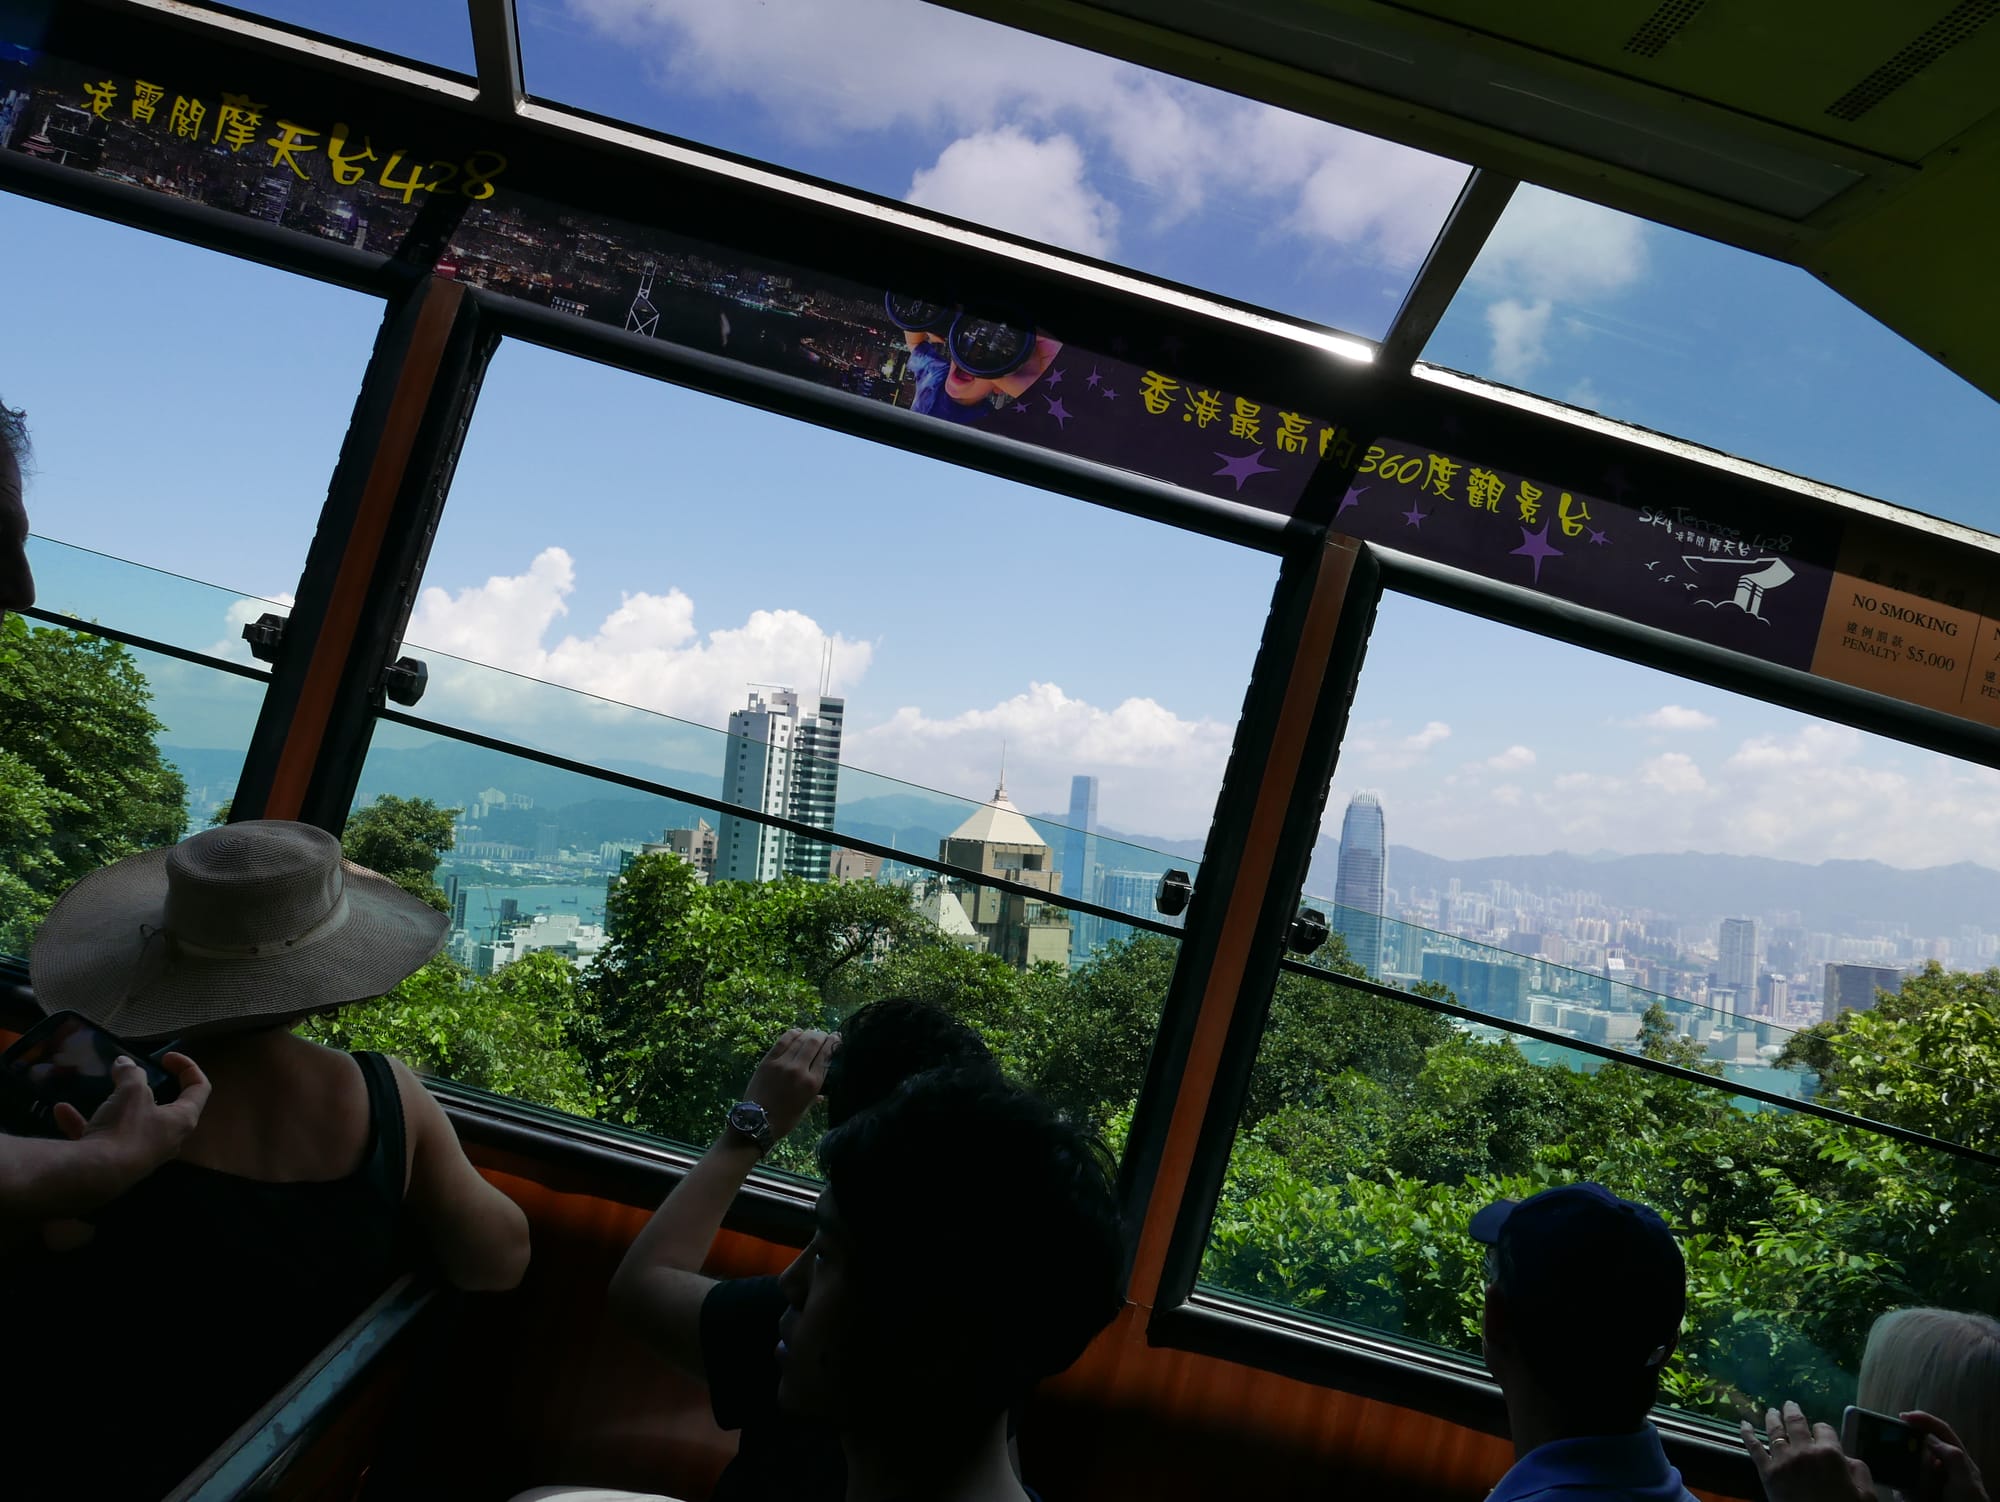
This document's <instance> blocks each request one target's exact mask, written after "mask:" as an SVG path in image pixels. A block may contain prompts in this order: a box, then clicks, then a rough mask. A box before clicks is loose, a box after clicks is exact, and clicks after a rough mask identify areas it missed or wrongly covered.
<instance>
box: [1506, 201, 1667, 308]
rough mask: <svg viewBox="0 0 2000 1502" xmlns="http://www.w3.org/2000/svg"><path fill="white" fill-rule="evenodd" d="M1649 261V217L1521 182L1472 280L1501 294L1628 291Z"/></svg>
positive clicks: (1591, 294)
mask: <svg viewBox="0 0 2000 1502" xmlns="http://www.w3.org/2000/svg"><path fill="white" fill-rule="evenodd" d="M1646 264H1647V246H1646V224H1645V221H1643V220H1641V219H1636V218H1634V217H1633V216H1632V215H1630V214H1621V213H1619V212H1618V211H1617V210H1615V209H1607V208H1601V207H1599V206H1598V205H1597V204H1594V203H1586V202H1585V201H1584V200H1583V199H1581V198H1569V197H1565V196H1564V195H1563V194H1561V193H1555V192H1551V191H1550V190H1549V189H1547V188H1537V187H1533V186H1531V185H1528V184H1523V185H1522V186H1521V187H1520V188H1518V189H1516V190H1515V193H1514V198H1513V201H1512V202H1511V203H1509V204H1508V205H1507V211H1506V212H1505V213H1504V214H1502V215H1501V216H1500V222H1499V223H1498V224H1497V225H1495V226H1494V227H1493V233H1492V234H1491V235H1489V236H1487V239H1486V244H1485V247H1484V248H1483V249H1482V250H1481V251H1480V252H1479V259H1478V260H1477V261H1476V262H1475V263H1474V265H1473V268H1472V271H1471V273H1470V275H1469V277H1468V279H1467V280H1468V281H1469V283H1470V284H1471V285H1472V286H1474V287H1478V288H1481V289H1484V290H1487V291H1491V292H1496V293H1500V294H1502V295H1507V294H1512V295H1515V296H1526V297H1529V298H1532V299H1547V300H1554V299H1581V298H1588V297H1595V296H1602V295H1603V294H1605V293H1609V292H1618V291H1622V290H1623V289H1624V288H1626V287H1629V286H1631V285H1632V283H1634V282H1636V281H1638V280H1639V278H1640V277H1642V276H1643V275H1645V272H1646Z"/></svg>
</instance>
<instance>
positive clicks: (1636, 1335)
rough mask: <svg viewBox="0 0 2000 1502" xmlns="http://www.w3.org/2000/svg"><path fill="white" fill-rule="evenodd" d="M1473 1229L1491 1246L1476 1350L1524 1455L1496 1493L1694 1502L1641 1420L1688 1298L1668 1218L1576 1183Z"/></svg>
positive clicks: (1585, 1500)
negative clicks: (1500, 1396)
mask: <svg viewBox="0 0 2000 1502" xmlns="http://www.w3.org/2000/svg"><path fill="white" fill-rule="evenodd" d="M1471 1232H1472V1236H1473V1239H1474V1240H1475V1241H1481V1242H1484V1243H1485V1244H1486V1247H1487V1252H1486V1311H1485V1318H1484V1320H1483V1322H1482V1324H1481V1329H1480V1335H1481V1342H1480V1344H1481V1350H1482V1353H1483V1354H1484V1356H1485V1358H1486V1365H1487V1368H1488V1369H1489V1370H1490V1371H1491V1372H1492V1373H1493V1375H1494V1377H1495V1379H1496V1380H1497V1381H1498V1382H1499V1383H1500V1390H1501V1392H1502V1393H1503V1394H1504V1395H1505V1397H1506V1399H1507V1427H1508V1430H1509V1432H1510V1433H1511V1434H1512V1436H1513V1440H1514V1455H1515V1461H1514V1466H1513V1469H1511V1470H1510V1471H1508V1472H1507V1474H1506V1475H1505V1476H1504V1477H1502V1478H1501V1480H1500V1484H1499V1485H1498V1486H1496V1487H1495V1488H1494V1489H1493V1491H1492V1493H1491V1494H1490V1495H1489V1496H1488V1498H1487V1502H1527V1499H1529V1498H1535V1497H1541V1496H1543V1495H1545V1494H1547V1493H1550V1492H1555V1491H1560V1492H1561V1493H1562V1497H1563V1502H1590V1499H1592V1498H1605V1499H1609V1498H1635V1497H1636V1498H1643V1499H1645V1502H1692V1498H1691V1494H1690V1493H1689V1492H1688V1490H1687V1488H1686V1487H1685V1486H1684V1485H1683V1484H1682V1483H1681V1474H1680V1472H1679V1471H1677V1470H1675V1469H1674V1467H1673V1466H1672V1465H1671V1464H1669V1463H1668V1460H1667V1456H1666V1452H1665V1451H1664V1450H1662V1449H1661V1447H1660V1436H1659V1432H1658V1431H1657V1430H1655V1429H1654V1428H1653V1426H1652V1424H1651V1423H1650V1422H1648V1421H1647V1418H1646V1415H1647V1413H1648V1411H1649V1410H1651V1408H1652V1406H1653V1404H1654V1402H1655V1401H1656V1400H1657V1399H1658V1397H1659V1391H1660V1373H1661V1372H1662V1371H1663V1370H1664V1369H1665V1367H1666V1364H1667V1359H1668V1358H1669V1357H1670V1356H1672V1355H1673V1353H1674V1347H1675V1345H1676V1344H1677V1343H1678V1342H1679V1340H1680V1330H1681V1318H1682V1316H1683V1315H1684V1314H1685V1313H1686V1309H1687V1266H1686V1264H1685V1263H1684V1262H1683V1261H1682V1260H1681V1251H1680V1247H1679V1246H1678V1245H1676V1244H1675V1242H1674V1237H1673V1233H1672V1232H1671V1231H1669V1230H1668V1229H1667V1224H1666V1222H1665V1221H1663V1220H1661V1219H1660V1217H1659V1215H1658V1214H1657V1213H1656V1212H1654V1211H1652V1210H1650V1209H1648V1208H1647V1207H1646V1206H1644V1205H1638V1204H1634V1203H1633V1202H1632V1201H1630V1200H1623V1199H1619V1198H1618V1197H1617V1196H1616V1195H1614V1194H1612V1193H1611V1191H1610V1190H1608V1189H1605V1188H1604V1187H1603V1186H1602V1185H1599V1184H1568V1185H1564V1186H1563V1187H1561V1188H1557V1189H1545V1190H1543V1191H1542V1192H1541V1193H1540V1194H1537V1195H1534V1196H1531V1197H1530V1198H1528V1199H1525V1200H1520V1201H1514V1200H1501V1201H1500V1202H1499V1203H1497V1204H1492V1205H1488V1206H1487V1207H1486V1208H1485V1209H1484V1210H1481V1211H1480V1212H1479V1213H1478V1214H1477V1215H1475V1216H1473V1218H1472V1225H1471Z"/></svg>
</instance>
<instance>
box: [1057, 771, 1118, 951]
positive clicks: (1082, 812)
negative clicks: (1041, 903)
mask: <svg viewBox="0 0 2000 1502" xmlns="http://www.w3.org/2000/svg"><path fill="white" fill-rule="evenodd" d="M1062 842H1063V844H1062V891H1063V896H1065V897H1075V898H1079V899H1081V900H1082V901H1084V902H1096V901H1098V900H1099V899H1098V896H1097V779H1096V778H1095V777H1072V778H1070V780H1069V827H1068V828H1067V829H1065V830H1064V831H1063V836H1062ZM1070 922H1071V924H1072V925H1073V926H1074V931H1075V937H1074V940H1073V942H1072V943H1071V944H1070V950H1069V962H1070V964H1072V965H1081V964H1082V963H1083V962H1084V961H1085V960H1087V959H1089V958H1090V956H1091V954H1092V952H1093V951H1094V950H1096V948H1097V947H1098V945H1100V944H1102V943H1104V942H1105V941H1106V940H1107V939H1109V938H1110V937H1111V930H1110V928H1109V926H1108V925H1107V924H1106V923H1105V921H1104V920H1103V919H1102V918H1093V917H1091V916H1090V914H1088V913H1072V914H1071V915H1070Z"/></svg>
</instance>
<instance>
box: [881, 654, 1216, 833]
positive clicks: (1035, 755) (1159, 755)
mask: <svg viewBox="0 0 2000 1502" xmlns="http://www.w3.org/2000/svg"><path fill="white" fill-rule="evenodd" d="M1235 729H1236V727H1235V726H1234V725H1232V724H1227V723H1224V722H1222V721H1219V720H1212V719H1200V720H1189V719H1184V718H1182V717H1181V716H1180V715H1178V714H1176V713H1174V712H1173V711H1172V710H1171V709H1168V708H1167V707H1166V706H1165V705H1162V704H1160V703H1158V702H1157V701H1156V700H1153V699H1127V700H1125V701H1124V702H1123V703H1121V704H1118V705H1115V706H1113V707H1111V708H1105V707H1104V706H1102V705H1097V704H1091V703H1088V702H1087V701H1085V700H1082V699H1076V698H1072V697H1071V696H1070V695H1068V694H1066V693H1064V692H1063V690H1062V688H1061V687H1060V686H1059V685H1057V684H1054V683H1030V684H1029V685H1028V687H1027V688H1026V690H1024V691H1023V692H1021V693H1018V694H1016V695H1014V696H1013V697H1012V698H1010V699H1005V700H1002V701H1001V702H1000V703H998V704H995V705H992V706H991V707H989V708H984V709H968V710H965V711H963V712H962V713H959V714H955V715H946V716H937V717H934V716H932V715H930V714H927V713H926V712H925V711H923V710H922V709H919V708H917V707H915V706H913V705H905V706H904V707H902V708H900V709H898V710H897V711H896V712H895V713H894V714H893V715H891V716H890V717H889V718H888V719H887V720H886V721H884V722H882V723H881V724H878V725H874V726H872V727H869V728H867V729H863V730H861V731H858V732H856V731H854V730H853V729H852V728H851V727H850V730H849V734H848V737H847V758H846V759H848V760H850V761H851V762H852V763H853V764H854V765H856V766H865V767H867V768H869V769H870V770H871V771H876V772H881V773H885V774H887V775H889V776H892V777H900V778H904V779H906V780H908V781H912V782H916V783H920V784H923V785H925V786H929V787H942V788H949V789H952V790H955V791H961V792H963V791H965V790H968V789H977V790H978V792H977V794H976V796H979V797H984V796H986V794H987V792H988V791H989V790H990V789H991V788H992V786H993V784H994V781H995V779H996V777H997V775H998V773H999V769H1000V759H1001V756H1002V753H1003V747H1004V754H1005V756H1006V762H1007V791H1008V796H1009V797H1011V798H1012V799H1013V800H1014V801H1015V802H1016V803H1017V804H1019V805H1020V806H1021V807H1022V808H1023V809H1026V810H1028V811H1029V812H1034V811H1036V810H1053V811H1060V810H1062V809H1064V808H1066V807H1067V806H1068V803H1069V779H1070V777H1071V776H1072V775H1074V774H1075V773H1077V772H1094V773H1096V774H1097V775H1098V776H1099V777H1100V778H1101V779H1102V780H1103V788H1102V791H1101V794H1100V798H1099V804H1098V811H1099V814H1100V816H1101V817H1102V818H1103V820H1104V822H1105V823H1106V824H1108V825H1111V826H1112V827H1113V828H1117V829H1124V830H1128V831H1132V832H1136V833H1143V834H1151V835H1158V836H1161V837H1165V838H1193V837H1198V836H1199V835H1200V834H1201V833H1202V832H1203V831H1204V830H1205V829H1206V828H1207V824H1208V818H1209V814H1210V810H1211V808H1212V805H1213V804H1214V801H1215V791H1216V788H1217V786H1218V785H1219V784H1220V782H1221V778H1222V768H1223V764H1224V762H1225V761H1227V760H1228V757H1229V746H1230V742H1231V740H1232V738H1233V737H1234V735H1235ZM1107 859H1108V857H1107Z"/></svg>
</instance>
